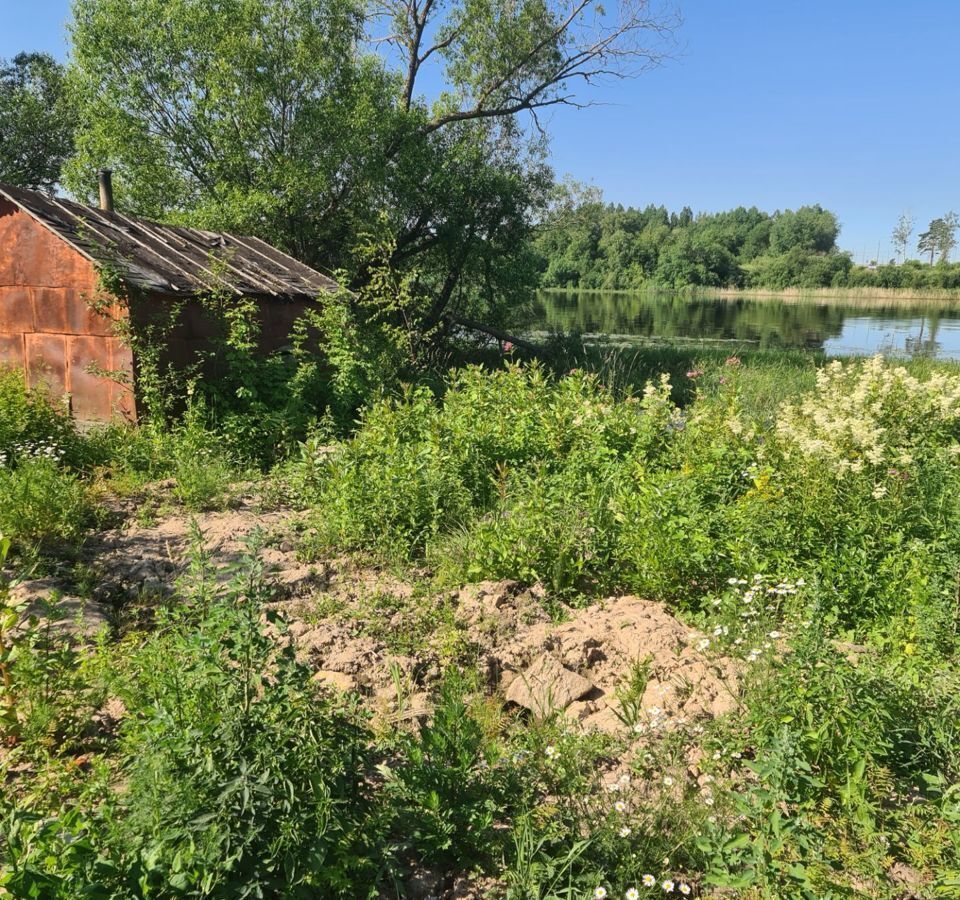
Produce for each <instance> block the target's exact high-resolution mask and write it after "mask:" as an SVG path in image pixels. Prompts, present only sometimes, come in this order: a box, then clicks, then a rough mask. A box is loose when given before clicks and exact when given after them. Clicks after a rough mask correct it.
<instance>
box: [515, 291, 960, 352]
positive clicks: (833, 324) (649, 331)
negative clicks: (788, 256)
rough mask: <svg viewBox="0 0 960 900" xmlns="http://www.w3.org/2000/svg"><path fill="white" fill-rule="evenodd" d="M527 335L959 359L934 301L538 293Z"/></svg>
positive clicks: (956, 322)
mask: <svg viewBox="0 0 960 900" xmlns="http://www.w3.org/2000/svg"><path fill="white" fill-rule="evenodd" d="M527 330H528V331H530V332H533V333H537V332H549V331H578V332H580V333H582V334H583V335H584V337H585V339H586V340H588V341H589V340H592V339H598V338H602V339H604V340H609V341H612V342H614V343H634V342H636V343H640V342H644V341H648V340H657V341H677V342H688V341H698V342H700V341H702V342H704V343H719V344H726V343H729V344H730V345H731V346H737V345H751V346H755V347H759V348H770V349H774V348H797V349H807V350H822V351H823V352H824V353H827V354H828V355H830V356H848V355H851V354H863V355H867V354H874V353H887V354H891V355H899V356H909V355H920V354H923V355H928V356H935V357H938V358H940V359H960V309H958V308H957V307H953V308H951V307H950V306H949V305H948V304H943V305H939V306H938V305H937V303H936V301H932V302H930V303H918V304H917V305H916V306H913V305H910V306H905V305H893V304H888V305H884V304H883V301H882V300H878V301H865V300H856V301H853V300H851V301H850V302H849V303H845V302H844V301H843V300H831V301H830V302H829V303H826V302H822V301H816V300H790V301H787V302H782V301H777V300H756V299H753V298H728V297H725V298H720V297H717V298H711V297H698V298H691V297H679V296H675V295H668V294H649V293H645V294H628V293H588V292H564V293H552V292H551V293H546V292H545V293H542V294H541V295H540V296H539V297H538V299H537V302H536V304H535V306H534V309H533V311H532V316H531V319H530V321H529V323H528V325H527Z"/></svg>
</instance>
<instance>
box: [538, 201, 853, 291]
mask: <svg viewBox="0 0 960 900" xmlns="http://www.w3.org/2000/svg"><path fill="white" fill-rule="evenodd" d="M561 190H563V189H561ZM838 232H839V226H838V224H837V219H836V216H834V214H833V213H831V212H829V211H827V210H824V209H822V208H821V207H820V206H804V207H801V208H800V209H798V210H796V211H793V210H785V211H783V212H776V213H774V214H772V215H771V214H769V213H765V212H761V211H760V210H758V209H756V208H755V207H752V208H750V209H745V208H743V207H738V208H737V209H733V210H730V211H729V212H723V213H713V214H708V213H701V214H699V215H697V216H694V215H693V213H692V212H691V211H690V210H689V209H686V210H684V211H683V212H681V213H680V214H679V215H678V214H677V213H668V212H667V210H666V209H664V208H663V207H662V206H661V207H655V206H648V207H646V208H645V209H642V210H640V209H634V208H632V207H629V208H626V209H624V207H623V206H620V205H614V204H606V205H604V204H603V203H601V202H600V199H599V198H598V197H593V196H589V195H588V196H586V197H581V196H577V195H575V194H571V193H570V189H569V188H567V189H566V194H565V195H562V196H561V201H560V202H559V203H558V204H557V205H556V206H555V208H554V209H553V210H552V212H551V214H550V215H549V216H548V217H547V222H546V225H545V227H544V228H543V230H542V232H541V234H540V236H539V237H538V239H537V250H538V251H539V253H540V256H541V271H542V272H543V275H542V277H541V286H542V287H547V288H554V287H569V288H574V287H579V288H587V289H596V288H601V289H637V288H640V287H646V286H658V287H668V288H683V287H688V286H691V285H703V286H716V287H751V286H758V287H772V288H782V287H788V286H800V287H818V286H829V285H832V284H835V283H838V282H839V283H842V279H843V277H844V276H845V275H846V273H847V272H848V271H849V269H850V267H851V261H850V258H849V256H847V255H846V254H843V253H840V252H839V251H838V250H837V247H836V238H837V234H838Z"/></svg>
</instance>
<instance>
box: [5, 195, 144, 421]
mask: <svg viewBox="0 0 960 900" xmlns="http://www.w3.org/2000/svg"><path fill="white" fill-rule="evenodd" d="M96 295H97V273H96V270H95V269H94V266H93V264H92V263H91V262H90V261H89V260H87V259H86V258H85V257H84V256H82V255H81V254H80V253H78V252H77V251H76V250H74V249H73V248H72V247H71V246H70V245H69V244H67V243H65V242H64V241H62V240H60V239H59V238H58V237H56V236H54V235H53V234H51V232H49V231H48V230H47V229H46V228H44V227H43V226H41V225H39V224H38V223H37V222H36V221H34V219H32V218H31V217H30V216H28V215H27V214H26V213H25V212H22V211H21V210H20V209H19V208H18V207H16V206H15V205H14V204H12V203H9V202H8V201H5V200H3V199H0V366H4V367H12V368H17V369H21V370H22V371H24V372H25V374H26V378H27V383H28V384H29V385H30V386H31V387H41V386H43V387H45V388H46V389H47V390H48V391H49V392H50V393H51V395H52V396H54V397H61V396H63V395H64V394H66V395H69V397H70V404H71V409H72V411H73V414H74V415H75V416H76V417H77V418H78V419H87V420H100V421H106V420H109V419H110V418H112V417H113V416H115V415H121V416H124V417H127V418H133V416H134V415H135V404H134V399H133V390H132V377H133V359H132V356H131V353H130V350H129V348H127V347H125V346H124V345H123V344H122V342H121V341H120V340H119V339H118V338H116V337H114V336H113V334H114V318H112V317H117V316H121V315H123V312H122V310H121V309H120V307H116V306H115V307H113V308H112V309H111V310H110V311H109V313H108V315H107V316H102V315H99V314H98V313H96V312H94V310H93V309H91V307H90V304H89V300H90V299H91V298H93V297H95V296H96ZM91 369H94V371H96V370H103V371H107V372H111V373H119V375H120V376H121V378H123V379H126V382H125V383H121V382H118V381H117V380H115V379H114V378H109V377H104V376H102V375H97V374H94V372H92V371H91Z"/></svg>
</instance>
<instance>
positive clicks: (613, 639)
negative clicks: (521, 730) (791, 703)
mask: <svg viewBox="0 0 960 900" xmlns="http://www.w3.org/2000/svg"><path fill="white" fill-rule="evenodd" d="M475 594H478V595H479V597H480V600H479V601H476V600H474V599H473V597H474V595H475ZM462 596H464V595H463V594H462ZM535 599H536V597H535V595H532V594H531V593H530V592H520V591H518V589H517V586H516V585H515V584H513V583H511V582H502V583H500V584H498V585H497V584H490V583H487V584H485V585H480V586H477V588H474V589H472V590H471V591H470V592H469V593H467V594H466V595H465V601H466V602H464V604H463V606H462V609H461V615H462V619H463V621H464V623H465V624H466V626H467V628H468V632H469V634H470V636H471V638H472V639H473V640H475V641H476V642H477V643H478V644H480V645H481V646H482V647H484V660H485V663H486V667H487V671H488V673H489V674H490V675H491V677H492V678H493V679H494V680H495V681H496V682H498V683H499V686H500V687H501V688H502V689H503V690H505V691H506V697H507V700H508V701H510V702H514V703H516V704H517V705H520V706H525V707H526V708H528V709H530V710H531V711H533V712H534V713H535V714H538V715H542V714H544V713H545V712H547V711H550V710H556V709H562V710H566V712H567V714H568V715H569V716H571V717H572V718H574V719H577V720H579V721H581V722H582V723H583V725H584V726H585V727H588V728H600V729H603V730H620V729H623V728H626V727H631V728H635V729H636V730H637V731H643V730H645V729H647V728H650V729H659V728H671V727H676V726H677V725H682V724H686V723H693V722H696V721H697V720H699V719H707V718H713V717H715V716H719V715H722V714H724V713H726V712H729V711H730V710H732V709H733V708H734V706H735V704H736V696H737V686H738V682H739V673H740V665H739V664H738V663H737V662H736V661H735V660H732V659H729V658H724V657H720V656H715V655H714V654H712V653H711V652H710V649H709V645H710V641H709V640H708V639H707V638H706V637H705V636H704V635H703V634H701V633H699V632H697V631H691V629H689V628H687V627H686V626H684V625H683V624H682V623H681V622H679V621H678V620H677V619H676V618H675V617H674V616H672V615H671V614H670V613H669V612H668V611H667V609H666V608H665V607H664V606H663V605H662V604H659V603H653V602H651V601H647V600H641V599H639V598H637V597H614V598H610V599H608V600H605V601H603V602H602V603H598V604H596V605H594V606H590V607H587V608H586V609H581V610H576V611H574V612H572V613H571V615H570V618H569V619H568V620H567V621H564V622H560V623H553V622H550V621H549V619H548V618H547V616H546V615H545V614H544V613H543V610H542V608H541V609H540V611H539V613H538V612H537V610H536V608H531V601H533V600H535ZM478 606H479V607H480V609H481V610H483V615H480V616H477V615H476V609H477V607H478ZM498 613H502V619H501V621H500V623H499V628H498V629H496V630H493V631H491V630H490V627H489V624H488V623H489V617H490V616H494V615H496V614H498ZM491 636H493V637H495V640H493V641H491V640H490V637H491Z"/></svg>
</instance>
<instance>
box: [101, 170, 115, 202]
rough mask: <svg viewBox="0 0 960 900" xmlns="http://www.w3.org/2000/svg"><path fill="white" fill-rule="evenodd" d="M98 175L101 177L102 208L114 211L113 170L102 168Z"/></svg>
mask: <svg viewBox="0 0 960 900" xmlns="http://www.w3.org/2000/svg"><path fill="white" fill-rule="evenodd" d="M97 177H98V178H99V179H100V209H102V210H104V211H106V212H113V170H112V169H101V170H100V171H99V172H97Z"/></svg>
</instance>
